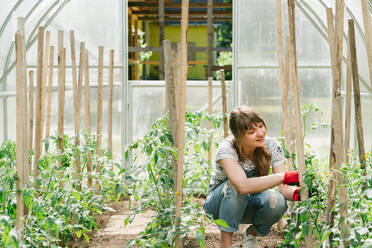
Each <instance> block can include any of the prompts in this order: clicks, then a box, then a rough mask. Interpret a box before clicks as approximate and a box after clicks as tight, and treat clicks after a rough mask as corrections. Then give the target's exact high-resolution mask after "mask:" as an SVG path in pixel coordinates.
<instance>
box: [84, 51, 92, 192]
mask: <svg viewBox="0 0 372 248" xmlns="http://www.w3.org/2000/svg"><path fill="white" fill-rule="evenodd" d="M84 56H85V70H84V72H85V84H84V93H85V96H84V101H85V103H84V105H85V127H86V128H87V132H88V136H90V134H91V127H90V103H89V101H90V96H89V90H90V89H89V56H88V49H85V53H84ZM87 171H88V182H87V183H88V187H89V188H91V187H92V153H91V152H90V151H88V158H87Z"/></svg>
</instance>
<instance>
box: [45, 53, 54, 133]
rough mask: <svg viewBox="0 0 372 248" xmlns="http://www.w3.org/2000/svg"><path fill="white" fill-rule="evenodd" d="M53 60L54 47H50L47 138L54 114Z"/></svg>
mask: <svg viewBox="0 0 372 248" xmlns="http://www.w3.org/2000/svg"><path fill="white" fill-rule="evenodd" d="M53 60H54V46H50V47H49V80H48V81H49V82H48V99H47V112H46V114H45V116H46V124H45V125H46V127H45V138H48V137H49V136H50V118H51V114H52V94H53Z"/></svg>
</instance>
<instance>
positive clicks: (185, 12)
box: [175, 0, 189, 248]
mask: <svg viewBox="0 0 372 248" xmlns="http://www.w3.org/2000/svg"><path fill="white" fill-rule="evenodd" d="M181 16H182V18H181V64H180V67H181V68H180V78H181V80H180V84H179V85H180V104H179V130H178V132H179V133H178V144H177V151H178V156H177V185H176V216H175V217H176V223H177V229H179V225H180V224H181V210H182V205H183V204H182V201H183V197H182V195H183V188H182V186H183V185H182V177H183V159H184V152H185V151H184V138H185V112H186V80H187V34H188V25H189V1H188V0H182V11H181ZM175 245H176V248H181V247H183V242H182V238H181V236H180V235H177V237H176V242H175Z"/></svg>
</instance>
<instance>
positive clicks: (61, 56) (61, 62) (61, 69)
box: [58, 30, 66, 188]
mask: <svg viewBox="0 0 372 248" xmlns="http://www.w3.org/2000/svg"><path fill="white" fill-rule="evenodd" d="M65 55H66V49H65V48H64V47H63V30H58V149H59V150H60V152H61V153H62V152H63V146H64V137H63V136H64V130H63V129H64V114H65V69H66V67H65V65H66V56H65ZM59 165H60V167H62V166H63V164H62V160H60V161H59ZM60 173H61V178H63V170H62V169H61V171H60ZM59 187H60V188H62V187H63V182H62V181H61V182H60V184H59Z"/></svg>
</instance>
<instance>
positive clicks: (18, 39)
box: [15, 18, 28, 240]
mask: <svg viewBox="0 0 372 248" xmlns="http://www.w3.org/2000/svg"><path fill="white" fill-rule="evenodd" d="M18 23H19V26H21V27H20V29H21V30H23V31H24V28H23V27H24V19H23V18H20V19H18ZM15 44H16V81H17V92H16V104H17V107H16V113H17V115H16V116H17V118H16V125H17V130H16V133H17V134H16V137H17V141H16V144H17V147H16V171H17V177H18V180H17V183H16V184H17V194H16V199H17V200H16V201H17V209H16V219H17V224H16V230H17V231H18V232H20V238H21V240H23V233H24V230H23V224H24V220H23V216H24V207H25V205H24V199H23V192H22V191H23V187H24V183H25V169H26V167H27V165H28V152H27V150H28V145H27V80H26V70H25V67H26V63H25V62H26V46H25V35H24V32H21V31H20V30H18V31H17V32H16V34H15Z"/></svg>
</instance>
